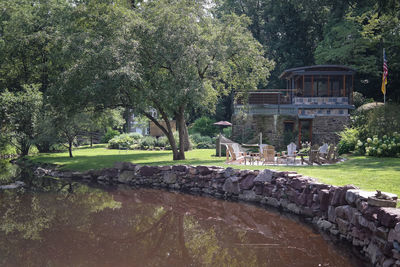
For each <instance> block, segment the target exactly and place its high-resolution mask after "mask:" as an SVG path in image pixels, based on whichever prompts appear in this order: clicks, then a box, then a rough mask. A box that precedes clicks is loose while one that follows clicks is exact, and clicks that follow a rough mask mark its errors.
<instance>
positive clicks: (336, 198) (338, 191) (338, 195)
mask: <svg viewBox="0 0 400 267" xmlns="http://www.w3.org/2000/svg"><path fill="white" fill-rule="evenodd" d="M349 189H358V188H357V187H355V186H354V185H346V186H343V187H336V188H335V187H332V189H331V190H332V199H331V203H330V204H331V205H332V206H341V205H345V204H347V202H346V192H347V190H349Z"/></svg>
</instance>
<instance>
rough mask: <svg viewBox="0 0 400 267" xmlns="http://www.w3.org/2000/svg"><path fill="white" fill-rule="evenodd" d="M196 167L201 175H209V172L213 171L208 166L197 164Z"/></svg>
mask: <svg viewBox="0 0 400 267" xmlns="http://www.w3.org/2000/svg"><path fill="white" fill-rule="evenodd" d="M196 169H197V171H198V172H199V174H200V175H207V174H210V173H212V169H210V168H209V167H207V166H197V167H196Z"/></svg>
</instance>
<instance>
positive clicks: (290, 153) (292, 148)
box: [280, 142, 297, 164]
mask: <svg viewBox="0 0 400 267" xmlns="http://www.w3.org/2000/svg"><path fill="white" fill-rule="evenodd" d="M296 148H297V146H296V144H295V143H293V142H292V143H290V144H289V145H288V146H287V153H285V152H283V154H282V156H281V157H280V158H281V159H285V160H286V164H288V163H289V159H290V158H293V164H295V163H296V157H297V151H296Z"/></svg>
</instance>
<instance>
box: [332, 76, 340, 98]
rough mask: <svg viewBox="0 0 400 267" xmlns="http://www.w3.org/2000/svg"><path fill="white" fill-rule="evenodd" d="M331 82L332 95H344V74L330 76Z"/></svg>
mask: <svg viewBox="0 0 400 267" xmlns="http://www.w3.org/2000/svg"><path fill="white" fill-rule="evenodd" d="M329 83H330V91H331V96H333V97H340V96H342V90H343V76H330V80H329Z"/></svg>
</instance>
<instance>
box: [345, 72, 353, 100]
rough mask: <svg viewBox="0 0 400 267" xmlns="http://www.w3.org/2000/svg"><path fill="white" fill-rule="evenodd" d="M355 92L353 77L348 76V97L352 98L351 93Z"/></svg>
mask: <svg viewBox="0 0 400 267" xmlns="http://www.w3.org/2000/svg"><path fill="white" fill-rule="evenodd" d="M351 92H353V76H351V75H347V76H346V96H347V97H350V93H351Z"/></svg>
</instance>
